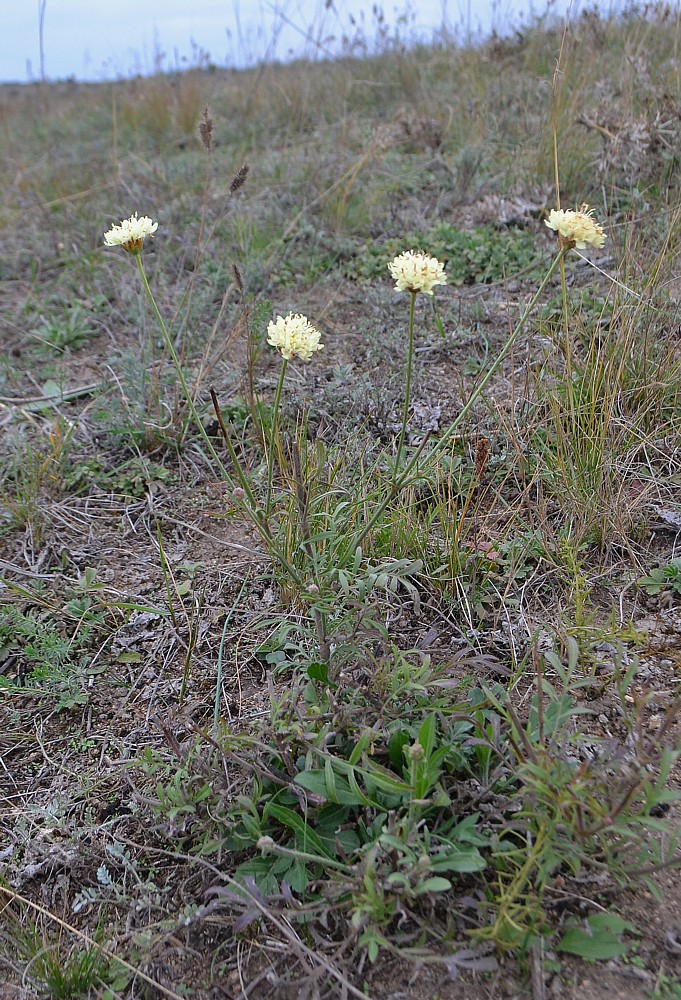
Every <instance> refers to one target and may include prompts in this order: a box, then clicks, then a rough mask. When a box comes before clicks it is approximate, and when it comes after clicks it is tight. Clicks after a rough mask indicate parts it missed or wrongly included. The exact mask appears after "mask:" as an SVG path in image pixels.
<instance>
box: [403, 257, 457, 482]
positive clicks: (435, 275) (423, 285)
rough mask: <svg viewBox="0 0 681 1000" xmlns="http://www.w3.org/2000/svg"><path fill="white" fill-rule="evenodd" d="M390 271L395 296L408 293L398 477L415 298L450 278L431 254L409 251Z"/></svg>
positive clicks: (407, 402) (408, 393)
mask: <svg viewBox="0 0 681 1000" xmlns="http://www.w3.org/2000/svg"><path fill="white" fill-rule="evenodd" d="M388 270H389V271H390V274H391V275H392V277H393V278H394V279H395V291H396V292H409V294H410V296H411V298H410V302H409V346H408V349H407V376H406V384H405V391H404V410H403V413H402V428H401V430H400V438H399V443H398V445H397V454H396V456H395V475H397V473H398V471H399V466H400V459H401V457H402V450H403V448H404V440H405V437H406V434H407V422H408V419H409V405H410V402H411V377H412V367H413V359H414V309H415V304H416V296H417V295H418V294H419V293H422V294H423V295H432V294H433V289H434V287H435V285H446V284H447V276H446V274H445V269H444V265H443V264H441V263H440V261H439V260H436V258H435V257H431V256H430V254H428V253H420V252H419V251H417V250H407V251H405V252H404V253H401V254H399V255H398V256H397V257H395V258H394V259H393V260H392V261H391V262H390V263H389V264H388Z"/></svg>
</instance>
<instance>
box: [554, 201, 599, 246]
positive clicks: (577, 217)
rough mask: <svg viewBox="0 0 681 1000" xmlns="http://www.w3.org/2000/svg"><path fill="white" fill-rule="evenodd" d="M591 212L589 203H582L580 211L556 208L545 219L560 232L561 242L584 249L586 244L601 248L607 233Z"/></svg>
mask: <svg viewBox="0 0 681 1000" xmlns="http://www.w3.org/2000/svg"><path fill="white" fill-rule="evenodd" d="M591 214H592V213H591V212H590V211H589V206H588V205H582V207H581V209H580V211H579V212H571V211H563V209H555V208H554V209H552V210H551V212H550V214H549V217H548V219H545V220H544V221H545V224H546V225H547V226H548V227H549V229H553V230H554V231H555V232H557V233H558V235H559V237H560V239H561V243H563V244H567V245H568V246H570V247H576V248H577V249H578V250H584V248H585V247H586V246H592V247H596V249H597V250H600V248H601V247H602V246H603V245H604V243H605V233H604V232H603V230H602V228H601V227H600V226H599V225H598V223H597V222H596V221H595V220H594V219H592V217H591Z"/></svg>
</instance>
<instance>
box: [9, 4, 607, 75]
mask: <svg viewBox="0 0 681 1000" xmlns="http://www.w3.org/2000/svg"><path fill="white" fill-rule="evenodd" d="M1 2H2V5H3V6H4V7H5V10H4V11H3V13H2V29H1V30H0V82H9V81H18V82H28V81H30V80H40V79H41V76H42V74H43V72H44V75H45V78H46V79H48V80H63V79H66V78H68V77H73V78H75V79H77V80H111V79H116V78H118V77H127V76H131V75H134V74H135V73H150V72H153V71H154V70H155V69H158V68H159V67H160V68H163V69H166V70H171V69H176V68H177V69H182V68H186V67H188V66H196V65H199V64H201V62H202V60H204V61H205V60H206V59H208V58H209V59H210V61H211V62H212V63H215V64H216V65H218V66H231V67H243V66H248V65H253V64H254V63H257V62H260V61H262V60H269V59H282V60H285V59H289V58H291V57H292V56H297V55H305V56H308V57H309V56H312V55H313V54H314V53H317V54H319V55H324V54H333V53H338V51H339V50H340V47H341V40H342V38H343V36H344V35H345V36H347V37H353V36H355V35H356V34H358V33H360V34H361V35H362V36H363V37H365V38H367V39H369V40H370V39H372V38H375V36H376V31H377V19H376V15H375V13H372V10H374V11H375V10H376V9H381V8H382V10H383V12H384V16H385V20H384V26H385V27H387V29H388V30H389V31H390V33H391V34H394V32H395V31H399V33H400V36H401V37H403V38H414V37H415V36H418V37H419V38H421V39H423V40H427V41H430V40H432V39H433V38H434V37H437V36H438V34H439V33H440V32H441V27H442V24H443V22H444V23H445V24H447V25H448V26H449V27H450V29H454V30H456V31H457V32H458V36H459V37H460V38H465V37H466V35H467V32H469V31H470V32H471V33H472V34H473V35H475V36H478V37H479V36H480V35H481V34H485V33H488V32H489V31H490V30H491V29H492V28H495V29H496V30H497V31H499V32H503V31H504V30H506V29H508V27H509V25H512V24H516V23H518V22H519V18H525V19H527V18H528V17H532V16H534V15H536V14H539V13H542V12H543V11H544V10H545V8H546V2H548V3H549V5H550V8H551V10H552V11H553V12H554V13H556V14H559V15H560V14H563V13H564V12H565V11H566V10H567V8H568V6H569V4H570V0H412V2H411V3H410V2H409V0H19V2H17V0H14V2H12V0H1ZM595 5H596V6H599V7H600V6H603V8H604V11H607V9H609V6H610V4H609V2H605V0H603V2H602V3H598V2H597V3H596V4H595ZM590 6H594V3H593V2H591V4H590ZM578 7H579V0H574V2H573V10H576V9H578ZM41 14H42V24H43V30H42V38H43V46H42V49H43V58H42V61H41V51H40V48H41V47H40V30H39V24H40V21H41ZM161 55H162V58H159V57H160V56H161Z"/></svg>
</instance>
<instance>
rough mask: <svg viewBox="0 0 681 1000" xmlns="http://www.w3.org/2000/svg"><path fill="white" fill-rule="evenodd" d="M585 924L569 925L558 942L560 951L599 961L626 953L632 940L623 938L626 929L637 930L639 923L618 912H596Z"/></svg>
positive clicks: (589, 960) (631, 932)
mask: <svg viewBox="0 0 681 1000" xmlns="http://www.w3.org/2000/svg"><path fill="white" fill-rule="evenodd" d="M585 925H586V927H585V928H584V927H571V928H569V929H568V930H567V931H566V932H565V934H564V935H563V937H562V939H561V940H560V941H559V942H558V944H557V945H556V949H557V950H558V951H566V952H568V953H569V954H570V955H579V957H580V958H583V959H585V960H586V961H587V962H599V961H603V960H605V959H608V958H617V957H618V956H619V955H626V953H627V952H628V951H629V949H630V947H631V942H627V941H622V940H621V938H620V936H621V934H623V933H624V931H628V932H629V933H630V934H637V933H638V932H637V930H636V927H635V926H634V925H633V924H631V923H629V922H628V921H627V920H623V919H622V918H621V917H618V916H617V914H616V913H596V914H594V915H593V916H591V917H588V918H587V920H586V921H585Z"/></svg>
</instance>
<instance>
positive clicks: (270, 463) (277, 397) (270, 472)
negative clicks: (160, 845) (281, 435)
mask: <svg viewBox="0 0 681 1000" xmlns="http://www.w3.org/2000/svg"><path fill="white" fill-rule="evenodd" d="M287 368H288V361H287V360H286V358H284V360H283V363H282V366H281V372H280V374H279V381H278V382H277V391H276V392H275V394H274V409H273V411H272V423H271V432H270V443H269V450H268V454H267V503H266V504H265V516H266V517H269V516H270V502H271V500H272V480H273V479H274V450H275V447H276V443H277V420H278V417H279V403H280V402H281V390H282V389H283V387H284V379H285V378H286V369H287Z"/></svg>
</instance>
